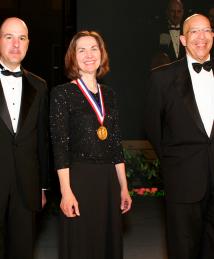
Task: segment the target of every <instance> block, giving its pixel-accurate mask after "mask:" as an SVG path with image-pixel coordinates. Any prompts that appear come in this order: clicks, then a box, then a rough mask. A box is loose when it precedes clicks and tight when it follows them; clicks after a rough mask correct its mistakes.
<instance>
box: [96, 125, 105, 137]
mask: <svg viewBox="0 0 214 259" xmlns="http://www.w3.org/2000/svg"><path fill="white" fill-rule="evenodd" d="M97 136H98V138H99V139H100V140H105V139H107V137H108V130H107V129H106V127H104V126H100V127H99V128H98V130H97Z"/></svg>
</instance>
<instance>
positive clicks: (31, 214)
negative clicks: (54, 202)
mask: <svg viewBox="0 0 214 259" xmlns="http://www.w3.org/2000/svg"><path fill="white" fill-rule="evenodd" d="M28 45H29V39H28V28H27V26H26V24H25V23H24V21H22V20H21V19H19V18H16V17H11V18H8V19H6V20H5V21H4V22H3V23H2V25H1V27H0V143H1V144H0V259H31V258H33V246H34V232H35V213H36V211H39V210H40V209H41V208H42V206H44V204H45V202H46V199H45V194H44V190H42V188H47V173H48V167H47V162H48V152H47V118H48V117H47V110H48V108H47V87H46V83H45V81H44V80H43V79H41V78H39V77H37V76H35V75H34V74H32V73H30V72H28V71H27V70H25V69H24V68H23V67H22V66H21V62H22V60H23V59H24V57H25V55H26V52H27V49H28Z"/></svg>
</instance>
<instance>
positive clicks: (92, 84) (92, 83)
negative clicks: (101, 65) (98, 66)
mask: <svg viewBox="0 0 214 259" xmlns="http://www.w3.org/2000/svg"><path fill="white" fill-rule="evenodd" d="M81 79H82V80H83V82H84V83H85V85H86V86H87V88H88V89H89V90H90V91H91V92H92V93H95V94H96V93H97V80H96V78H95V77H94V75H83V76H82V77H81Z"/></svg>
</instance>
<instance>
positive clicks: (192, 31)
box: [187, 28, 213, 35]
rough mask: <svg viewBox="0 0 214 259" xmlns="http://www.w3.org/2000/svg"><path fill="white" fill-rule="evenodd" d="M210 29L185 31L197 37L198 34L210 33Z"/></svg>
mask: <svg viewBox="0 0 214 259" xmlns="http://www.w3.org/2000/svg"><path fill="white" fill-rule="evenodd" d="M212 31H213V30H212V28H202V29H190V30H189V31H187V33H190V34H191V35H198V34H199V33H200V32H203V33H206V34H210V33H211V32H212Z"/></svg>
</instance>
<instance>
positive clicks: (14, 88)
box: [0, 64, 22, 133]
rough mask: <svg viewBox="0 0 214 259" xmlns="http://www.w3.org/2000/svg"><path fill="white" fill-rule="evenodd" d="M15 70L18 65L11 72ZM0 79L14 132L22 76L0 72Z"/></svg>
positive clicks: (18, 110)
mask: <svg viewBox="0 0 214 259" xmlns="http://www.w3.org/2000/svg"><path fill="white" fill-rule="evenodd" d="M2 66H3V67H4V68H5V69H8V68H7V67H6V66H5V65H4V64H2ZM8 70H10V69H8ZM17 71H20V66H19V67H17V68H16V69H15V70H13V72H17ZM0 80H1V84H2V88H3V92H4V97H5V100H6V103H7V108H8V111H9V114H10V118H11V122H12V126H13V130H14V132H15V133H16V131H17V126H18V121H19V112H20V105H21V96H22V77H14V76H4V75H2V73H0Z"/></svg>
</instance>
